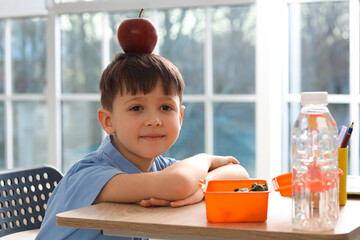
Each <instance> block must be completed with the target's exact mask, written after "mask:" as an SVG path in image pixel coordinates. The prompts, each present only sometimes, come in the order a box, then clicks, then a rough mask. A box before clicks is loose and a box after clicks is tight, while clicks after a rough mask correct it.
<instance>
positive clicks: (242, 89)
mask: <svg viewBox="0 0 360 240" xmlns="http://www.w3.org/2000/svg"><path fill="white" fill-rule="evenodd" d="M255 20H256V9H255V6H254V5H249V6H246V5H244V6H239V7H219V8H214V9H213V10H212V34H213V46H212V47H213V79H214V92H215V93H222V94H232V93H251V94H253V93H255V32H256V29H255Z"/></svg>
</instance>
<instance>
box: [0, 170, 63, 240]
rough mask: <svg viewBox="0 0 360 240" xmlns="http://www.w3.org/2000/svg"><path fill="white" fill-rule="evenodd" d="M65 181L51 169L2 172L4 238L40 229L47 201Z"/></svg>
mask: <svg viewBox="0 0 360 240" xmlns="http://www.w3.org/2000/svg"><path fill="white" fill-rule="evenodd" d="M62 177H63V175H62V174H61V173H60V172H59V171H58V170H57V169H56V168H54V167H52V166H48V165H42V166H37V167H30V168H24V169H12V170H4V171H0V237H2V236H6V235H9V234H12V233H17V232H21V231H26V230H32V229H40V226H41V223H42V221H43V219H44V214H45V209H46V204H47V201H48V199H49V197H50V195H51V193H52V191H53V190H54V188H55V187H56V186H57V184H58V183H59V181H60V180H61V179H62Z"/></svg>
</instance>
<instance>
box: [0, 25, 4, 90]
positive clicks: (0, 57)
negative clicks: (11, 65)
mask: <svg viewBox="0 0 360 240" xmlns="http://www.w3.org/2000/svg"><path fill="white" fill-rule="evenodd" d="M4 38H5V22H4V21H0V94H2V93H4V82H5V68H4V59H5V56H4V54H5V53H4V40H5V39H4Z"/></svg>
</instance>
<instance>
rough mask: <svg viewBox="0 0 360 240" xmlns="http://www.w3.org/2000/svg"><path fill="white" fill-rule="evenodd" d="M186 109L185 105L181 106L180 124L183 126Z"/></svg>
mask: <svg viewBox="0 0 360 240" xmlns="http://www.w3.org/2000/svg"><path fill="white" fill-rule="evenodd" d="M184 110H185V106H181V107H180V126H182V123H183V120H184Z"/></svg>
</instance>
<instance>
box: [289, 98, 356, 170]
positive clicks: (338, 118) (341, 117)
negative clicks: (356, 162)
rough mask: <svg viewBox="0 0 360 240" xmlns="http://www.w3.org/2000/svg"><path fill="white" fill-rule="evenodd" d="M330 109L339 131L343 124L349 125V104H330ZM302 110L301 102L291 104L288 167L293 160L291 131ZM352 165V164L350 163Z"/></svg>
mask: <svg viewBox="0 0 360 240" xmlns="http://www.w3.org/2000/svg"><path fill="white" fill-rule="evenodd" d="M328 109H329V111H330V113H331V115H332V117H333V118H334V120H335V122H336V125H337V128H338V132H340V129H341V126H343V125H344V126H346V127H349V126H350V123H351V121H350V120H349V116H350V108H349V105H348V104H329V105H328ZM300 111H301V106H300V103H290V104H289V126H288V127H289V129H288V130H289V139H288V143H289V146H288V149H289V156H288V160H289V161H288V167H289V169H290V166H291V161H292V155H291V147H292V146H291V131H292V127H293V124H294V123H295V121H296V118H297V117H298V114H299V113H300ZM349 166H350V165H349Z"/></svg>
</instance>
